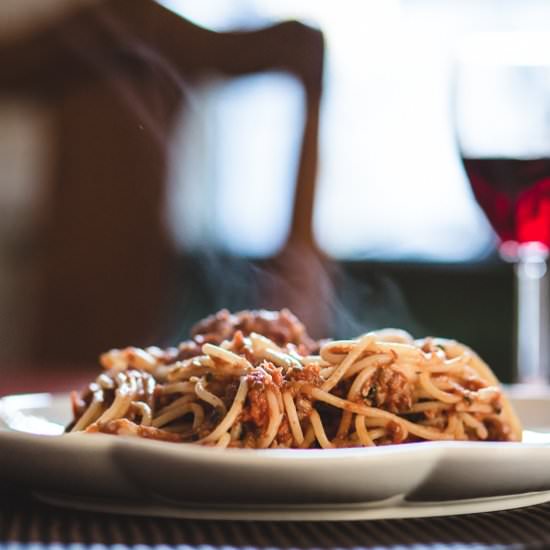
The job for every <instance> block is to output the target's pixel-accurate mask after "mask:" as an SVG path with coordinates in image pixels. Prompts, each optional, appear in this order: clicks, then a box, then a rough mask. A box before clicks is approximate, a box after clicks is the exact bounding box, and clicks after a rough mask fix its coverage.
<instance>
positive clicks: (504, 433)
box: [483, 418, 513, 441]
mask: <svg viewBox="0 0 550 550" xmlns="http://www.w3.org/2000/svg"><path fill="white" fill-rule="evenodd" d="M483 424H484V425H485V427H486V428H487V433H488V436H487V441H512V440H513V437H512V430H511V429H510V426H509V425H508V424H507V423H506V422H502V421H501V420H499V419H498V418H486V419H485V420H484V421H483Z"/></svg>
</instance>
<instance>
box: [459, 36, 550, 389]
mask: <svg viewBox="0 0 550 550" xmlns="http://www.w3.org/2000/svg"><path fill="white" fill-rule="evenodd" d="M453 105H454V118H455V128H456V138H457V144H458V148H459V151H460V155H461V157H462V161H463V165H464V169H465V171H466V174H467V176H468V179H469V181H470V184H471V186H472V190H473V193H474V195H475V198H476V200H477V202H478V203H479V205H480V206H481V208H482V209H483V211H484V212H485V214H486V216H487V218H488V220H489V222H490V223H491V225H492V227H493V228H494V230H495V232H496V233H497V235H498V237H499V239H500V246H499V251H500V254H501V256H502V257H503V258H504V259H505V260H506V261H512V262H514V264H515V273H516V281H517V342H516V354H517V356H516V365H517V376H516V378H517V380H516V381H517V382H520V383H526V384H542V383H547V382H548V359H547V355H548V354H547V353H546V349H544V348H545V346H546V345H547V340H546V338H547V335H546V333H545V329H544V327H545V326H546V324H547V317H548V312H549V309H548V303H547V302H548V298H547V292H546V290H545V286H544V285H545V279H544V275H545V273H546V259H547V257H548V251H549V247H550V41H549V38H548V37H547V36H545V35H539V34H536V33H524V32H514V33H504V32H501V33H478V34H475V35H471V36H469V37H467V38H466V39H465V40H463V41H462V42H461V44H460V46H459V48H458V49H457V55H456V59H455V64H454V74H453Z"/></svg>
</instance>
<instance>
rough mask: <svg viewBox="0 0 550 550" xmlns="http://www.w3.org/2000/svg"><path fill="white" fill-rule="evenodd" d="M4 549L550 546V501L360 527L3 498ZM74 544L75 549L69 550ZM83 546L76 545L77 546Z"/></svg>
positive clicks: (0, 510)
mask: <svg viewBox="0 0 550 550" xmlns="http://www.w3.org/2000/svg"><path fill="white" fill-rule="evenodd" d="M0 545H2V546H4V548H8V549H10V550H17V549H18V548H27V549H35V550H36V549H38V548H40V547H43V546H48V547H50V548H51V547H55V548H56V549H57V550H62V549H63V548H70V550H75V548H76V547H78V548H82V547H83V546H85V547H87V546H90V547H95V548H96V550H97V549H98V548H99V547H98V546H96V545H102V546H103V545H105V546H113V545H115V546H114V548H115V549H116V548H117V546H118V549H120V548H121V547H144V546H147V547H157V548H158V547H163V548H165V549H166V548H167V547H168V548H170V547H180V549H181V548H184V550H191V549H195V548H196V549H197V550H215V549H220V550H233V549H242V550H260V549H261V550H266V549H270V550H278V549H290V548H297V549H313V548H334V549H337V548H340V549H341V548H353V549H354V550H357V549H360V548H394V549H395V548H400V549H401V548H403V549H409V548H410V549H414V550H419V549H422V548H430V549H432V550H433V549H434V548H437V549H440V548H441V549H453V550H454V549H459V548H468V549H470V550H471V549H474V548H491V549H492V550H496V549H499V548H513V549H516V548H518V549H519V548H550V503H548V504H543V505H539V506H531V507H528V508H521V509H518V510H510V511H503V512H493V513H486V514H476V515H464V516H448V517H439V518H426V519H407V520H377V521H355V522H324V523H313V522H251V521H250V522H248V521H202V520H201V521H196V520H193V521H191V520H181V519H167V518H148V517H137V516H124V515H112V514H102V513H95V512H94V513H92V512H82V511H76V510H71V509H62V508H56V507H52V506H48V505H45V504H42V503H38V502H36V501H32V500H29V499H26V498H20V497H19V498H18V497H17V496H15V495H10V496H8V495H6V494H4V495H2V497H1V502H0ZM69 545H70V547H69ZM75 545H76V546H75Z"/></svg>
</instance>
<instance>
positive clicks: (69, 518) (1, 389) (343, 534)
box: [0, 366, 550, 550]
mask: <svg viewBox="0 0 550 550" xmlns="http://www.w3.org/2000/svg"><path fill="white" fill-rule="evenodd" d="M1 374H4V373H3V372H0V375H1ZM89 377H91V371H89V370H88V369H85V370H72V371H69V370H66V369H53V370H52V369H48V372H47V374H46V373H45V372H44V371H43V370H41V371H40V372H39V371H38V370H36V371H33V369H32V368H31V367H29V366H26V367H24V368H20V369H12V370H11V371H10V373H9V376H2V378H3V379H4V381H5V383H4V381H3V382H2V385H1V386H0V394H4V395H5V394H9V393H23V392H34V391H38V390H41V391H67V390H68V389H69V388H75V387H77V388H78V387H81V386H82V384H83V383H84V382H85V380H86V379H88V378H89ZM7 379H9V380H7ZM3 452H9V449H5V448H2V447H1V446H0V453H3ZM518 475H521V470H520V469H518ZM98 544H100V545H102V546H112V547H113V548H114V550H120V549H121V547H136V546H141V548H142V549H143V548H144V547H148V546H155V547H162V548H163V549H164V550H168V548H172V547H179V548H180V549H182V548H183V549H185V550H194V549H197V550H214V549H220V550H233V549H243V550H256V549H258V550H260V549H261V550H264V549H268V548H269V549H270V550H273V549H289V548H299V549H302V548H303V549H310V548H335V549H336V548H339V549H342V548H350V549H351V548H353V549H354V550H357V549H358V548H399V549H409V548H410V549H414V550H419V549H422V548H430V549H436V548H437V549H453V550H455V549H461V548H468V549H477V548H491V549H492V550H495V549H500V548H513V549H516V548H550V503H548V504H543V505H538V506H531V507H526V508H520V509H517V510H509V511H502V512H493V513H485V514H470V515H462V516H448V517H440V518H425V519H418V518H417V519H402V520H376V521H353V522H351V521H349V522H320V523H316V522H252V521H250V522H247V521H197V520H182V519H172V518H150V517H139V516H127V515H114V514H108V513H95V512H93V513H92V512H84V511H78V510H74V509H68V508H57V507H53V506H50V505H48V504H44V503H42V502H40V501H38V500H37V499H35V498H34V497H33V496H32V494H31V493H30V492H28V491H26V490H25V489H23V488H22V487H20V486H17V485H12V486H9V487H0V550H2V549H3V547H4V545H7V546H6V548H9V549H13V550H16V549H17V548H28V549H29V550H31V549H33V550H36V549H38V548H40V547H42V546H48V547H55V548H56V550H64V548H67V550H69V549H70V550H75V548H77V547H79V548H82V545H84V546H91V545H94V550H100V547H98V546H95V545H98ZM75 545H77V546H75Z"/></svg>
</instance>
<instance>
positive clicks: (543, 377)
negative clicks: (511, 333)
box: [515, 248, 548, 384]
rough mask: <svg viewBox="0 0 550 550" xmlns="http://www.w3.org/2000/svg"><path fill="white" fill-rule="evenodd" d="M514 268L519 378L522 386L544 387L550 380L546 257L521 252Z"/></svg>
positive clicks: (525, 251) (527, 251) (524, 251)
mask: <svg viewBox="0 0 550 550" xmlns="http://www.w3.org/2000/svg"><path fill="white" fill-rule="evenodd" d="M521 252H522V253H520V254H519V258H518V261H517V263H516V265H515V270H516V281H517V308H518V319H517V323H518V326H517V337H518V341H517V358H516V359H517V378H518V380H517V381H518V382H520V383H522V384H545V383H547V380H548V360H547V358H546V356H547V353H545V350H543V349H542V348H543V345H545V344H546V339H545V338H543V334H544V332H546V330H545V329H546V328H547V322H546V317H547V316H548V293H547V292H546V288H545V278H544V275H545V273H546V257H545V256H544V255H541V254H540V253H531V252H530V251H529V250H528V249H527V248H526V249H524V250H522V251H521Z"/></svg>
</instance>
